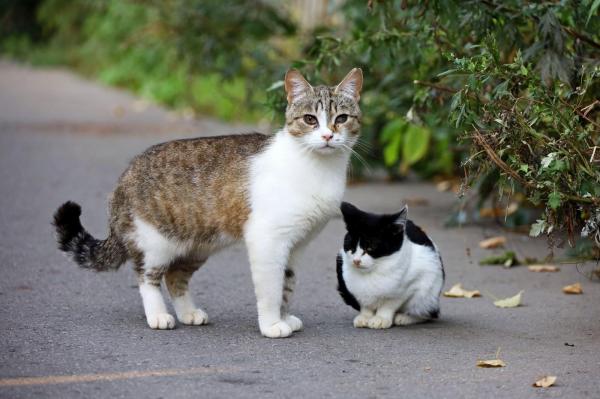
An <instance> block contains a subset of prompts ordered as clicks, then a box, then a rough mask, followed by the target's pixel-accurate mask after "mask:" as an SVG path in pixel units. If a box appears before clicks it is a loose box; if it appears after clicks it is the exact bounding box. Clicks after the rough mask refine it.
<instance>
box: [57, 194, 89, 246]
mask: <svg viewBox="0 0 600 399" xmlns="http://www.w3.org/2000/svg"><path fill="white" fill-rule="evenodd" d="M79 216H81V207H80V206H79V204H76V203H75V202H71V201H67V202H65V203H64V204H62V205H61V206H60V208H58V210H57V211H56V213H54V222H53V223H52V224H53V225H54V227H55V228H56V233H57V234H58V237H57V238H58V248H59V249H60V250H61V251H65V252H66V251H69V250H70V247H69V244H70V243H71V242H72V241H73V239H74V238H75V237H77V235H79V234H81V233H82V232H83V231H84V230H83V226H82V225H81V222H80V221H79Z"/></svg>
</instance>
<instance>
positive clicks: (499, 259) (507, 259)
mask: <svg viewBox="0 0 600 399" xmlns="http://www.w3.org/2000/svg"><path fill="white" fill-rule="evenodd" d="M519 263H520V262H519V260H518V259H517V254H515V253H514V252H513V251H506V252H505V253H503V254H502V255H494V256H488V257H487V258H483V259H481V260H480V261H479V264H480V265H503V266H504V267H511V266H514V265H518V264H519Z"/></svg>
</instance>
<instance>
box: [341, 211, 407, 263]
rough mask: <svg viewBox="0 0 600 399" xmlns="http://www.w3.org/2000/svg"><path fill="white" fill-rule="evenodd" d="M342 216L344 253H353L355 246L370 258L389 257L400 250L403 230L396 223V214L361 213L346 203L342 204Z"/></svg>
mask: <svg viewBox="0 0 600 399" xmlns="http://www.w3.org/2000/svg"><path fill="white" fill-rule="evenodd" d="M341 209H342V214H343V216H344V222H345V223H346V229H347V230H348V233H347V234H346V237H345V238H344V251H350V250H352V251H354V250H356V247H357V245H359V244H360V247H361V248H362V249H363V250H364V251H365V252H366V253H367V254H369V255H370V256H371V257H373V258H380V257H382V256H389V255H391V254H393V253H395V252H397V251H399V250H400V248H402V242H403V241H404V229H403V227H402V225H399V224H397V223H396V221H397V219H398V214H393V215H376V214H373V213H368V212H363V211H361V210H360V209H358V208H356V207H355V206H354V205H351V204H349V203H347V202H343V203H342V207H341Z"/></svg>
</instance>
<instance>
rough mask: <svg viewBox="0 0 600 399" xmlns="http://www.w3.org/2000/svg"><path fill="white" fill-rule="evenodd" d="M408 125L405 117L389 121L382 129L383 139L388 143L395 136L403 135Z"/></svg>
mask: <svg viewBox="0 0 600 399" xmlns="http://www.w3.org/2000/svg"><path fill="white" fill-rule="evenodd" d="M407 125H408V124H407V123H406V121H405V120H404V119H394V120H392V121H390V122H388V123H387V124H386V125H385V126H384V127H383V129H382V130H381V141H383V142H384V143H387V142H389V141H391V140H392V139H393V138H394V137H396V136H398V135H401V134H402V133H403V132H404V130H406V128H407Z"/></svg>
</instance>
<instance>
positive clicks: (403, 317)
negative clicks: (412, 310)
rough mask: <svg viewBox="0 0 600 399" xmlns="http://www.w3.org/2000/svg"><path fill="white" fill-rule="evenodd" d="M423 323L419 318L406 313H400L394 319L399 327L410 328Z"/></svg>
mask: <svg viewBox="0 0 600 399" xmlns="http://www.w3.org/2000/svg"><path fill="white" fill-rule="evenodd" d="M421 321H423V320H422V319H419V318H417V317H413V316H410V315H407V314H404V313H398V314H396V316H395V317H394V324H395V325H397V326H409V325H411V324H416V323H419V322H421Z"/></svg>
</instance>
